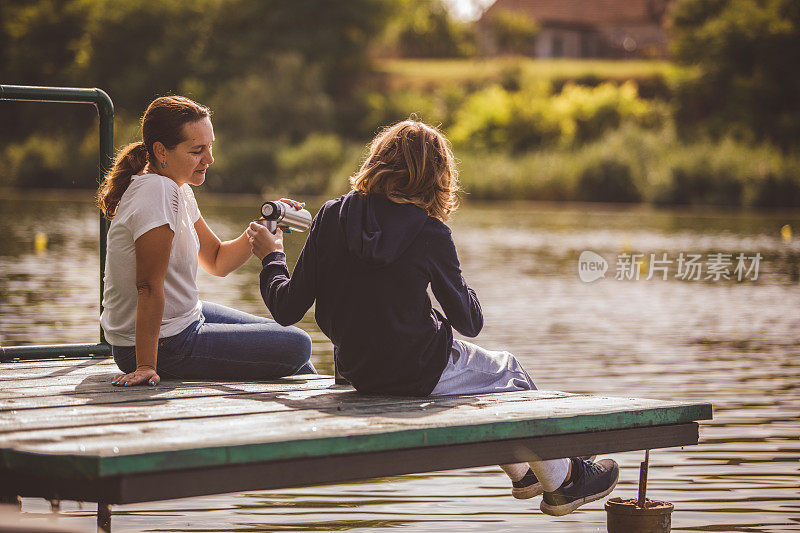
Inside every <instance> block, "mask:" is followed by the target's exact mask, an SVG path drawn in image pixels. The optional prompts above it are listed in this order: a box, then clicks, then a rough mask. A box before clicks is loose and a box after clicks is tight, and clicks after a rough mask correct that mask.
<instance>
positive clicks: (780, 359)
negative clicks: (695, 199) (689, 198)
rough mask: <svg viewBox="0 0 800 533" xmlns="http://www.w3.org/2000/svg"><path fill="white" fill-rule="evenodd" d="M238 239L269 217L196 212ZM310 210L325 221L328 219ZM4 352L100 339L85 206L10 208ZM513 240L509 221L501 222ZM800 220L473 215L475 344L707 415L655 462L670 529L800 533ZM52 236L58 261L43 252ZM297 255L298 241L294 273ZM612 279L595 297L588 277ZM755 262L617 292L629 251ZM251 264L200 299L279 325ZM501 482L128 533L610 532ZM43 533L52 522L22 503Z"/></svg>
mask: <svg viewBox="0 0 800 533" xmlns="http://www.w3.org/2000/svg"><path fill="white" fill-rule="evenodd" d="M198 196H199V200H200V202H201V206H202V207H203V212H204V215H205V216H206V219H207V220H208V221H209V224H210V225H211V227H212V228H214V229H215V230H216V231H217V233H218V234H220V235H221V236H222V237H223V238H231V237H234V236H236V235H237V234H238V232H239V231H240V230H241V229H242V228H244V226H245V224H246V223H247V222H248V221H249V220H250V219H251V218H252V217H253V216H254V212H255V211H256V209H257V207H258V206H257V204H258V202H257V200H255V199H252V200H251V199H243V200H241V201H240V200H236V199H226V200H225V202H224V203H216V205H215V203H214V202H213V201H211V200H206V201H205V202H204V198H203V196H202V193H201V194H199V195H198ZM309 205H319V202H317V203H316V204H313V203H312V202H309ZM0 213H2V216H0V344H3V345H15V344H40V343H51V342H64V343H72V342H93V341H94V340H96V339H97V338H98V325H97V316H98V314H99V307H98V286H99V285H98V283H99V281H98V279H99V278H98V269H99V259H98V253H97V235H98V223H97V215H96V214H95V211H94V210H93V208H92V206H91V204H90V203H86V202H77V201H66V202H51V201H45V200H34V199H19V198H16V199H3V200H0ZM499 221H502V223H501V222H499ZM785 224H790V225H792V227H793V228H795V230H797V228H800V215H798V214H797V213H784V214H754V213H749V214H736V213H726V212H715V213H699V212H695V211H675V210H670V211H657V210H652V209H650V208H638V207H634V208H626V209H616V208H604V207H598V206H552V205H542V204H485V205H479V204H468V205H467V206H466V207H465V208H463V209H462V210H461V211H460V212H459V213H458V215H457V216H456V218H455V220H454V221H453V224H452V225H453V227H454V236H455V239H456V241H457V244H458V246H459V249H460V255H461V262H462V267H463V270H464V272H465V275H466V276H467V278H468V280H469V282H470V283H471V284H472V285H473V287H474V288H475V289H476V290H477V292H478V294H479V296H480V298H481V303H482V304H483V308H484V312H485V315H486V327H485V329H484V331H483V332H482V333H481V335H480V336H479V337H478V339H477V342H479V343H481V344H483V345H485V346H487V347H489V348H505V349H508V350H510V351H512V352H514V353H515V354H517V356H518V357H519V358H520V359H521V360H522V361H523V363H524V365H525V366H526V368H528V369H529V370H530V371H531V372H532V374H533V375H534V377H535V378H536V380H537V383H538V385H539V386H540V388H546V389H558V390H567V391H572V392H587V393H600V394H609V395H630V396H641V397H652V398H663V399H687V400H697V401H708V402H711V403H713V404H714V407H715V419H714V420H713V421H711V422H708V423H704V424H703V425H702V427H701V441H702V444H701V445H700V446H695V447H687V448H685V449H683V450H681V449H669V450H657V451H655V452H654V453H653V454H651V476H650V482H649V487H648V493H649V494H650V495H651V496H652V497H654V498H659V499H664V500H668V501H671V502H673V503H674V504H675V508H676V512H675V513H674V515H673V528H674V529H675V530H676V531H677V530H688V531H758V532H766V531H789V530H795V531H798V530H800V490H798V487H799V486H800V441H799V440H798V436H800V432H799V431H798V430H799V429H800V422H799V421H798V414H800V391H799V390H798V385H800V358H798V353H799V352H800V349H799V348H800V307H799V306H798V304H797V303H798V301H800V300H799V299H798V297H799V296H800V285H798V283H797V281H796V279H795V278H794V277H793V274H792V272H793V271H796V267H797V263H798V261H797V257H798V248H797V243H796V241H794V242H793V243H790V244H788V245H787V244H786V243H784V242H783V241H782V240H781V239H780V228H781V227H782V226H783V225H785ZM37 232H44V233H46V234H47V236H48V246H47V249H46V251H44V252H43V253H41V254H38V255H37V253H36V252H35V250H34V244H33V241H34V236H35V234H36V233H37ZM301 245H302V236H301V235H295V236H290V237H289V238H287V248H288V250H287V251H288V256H289V258H290V260H292V259H293V258H296V257H297V253H298V252H299V248H300V246H301ZM583 250H593V251H595V252H597V253H599V254H600V255H602V256H603V257H604V258H606V259H607V260H608V261H609V263H611V266H610V268H609V271H608V273H607V276H606V278H607V279H605V280H599V281H596V282H593V283H588V284H587V283H582V282H581V281H580V280H579V279H578V276H577V258H578V256H579V255H580V252H581V251H583ZM626 251H627V252H628V253H630V252H638V253H645V254H649V253H658V254H661V253H668V254H669V256H670V257H677V256H678V254H679V253H680V252H684V253H688V252H692V253H699V254H709V253H716V252H722V253H734V254H735V253H738V252H744V253H748V254H749V253H754V252H759V253H760V254H761V255H762V256H763V260H762V263H761V265H760V274H759V278H758V279H757V280H756V281H744V282H741V283H739V282H736V281H719V282H717V281H710V280H708V281H678V280H675V279H674V277H673V276H670V277H669V279H668V280H667V281H662V280H658V279H652V280H649V281H646V280H644V279H641V280H639V281H615V280H614V279H613V277H614V269H613V261H614V259H615V258H616V256H618V254H620V253H623V252H626ZM257 274H258V264H257V262H256V261H250V262H249V263H248V264H247V265H246V266H245V267H244V268H243V269H241V270H240V271H238V272H236V273H235V274H233V275H231V276H229V277H227V278H212V277H211V276H209V275H206V274H201V276H200V279H199V283H200V287H201V292H202V296H203V298H206V299H209V300H213V301H217V302H219V303H222V304H226V305H231V306H233V307H237V308H240V309H243V310H245V311H248V312H252V313H256V314H266V313H267V311H266V309H265V307H264V304H263V303H262V302H261V299H260V296H259V293H258V287H257ZM301 326H302V327H303V328H304V329H306V330H308V331H309V332H310V333H311V336H312V339H313V341H314V356H313V361H314V364H315V365H316V366H317V367H318V368H320V369H321V370H322V371H324V372H328V373H330V372H331V371H332V367H331V351H332V350H331V346H330V343H329V342H328V341H327V340H326V339H325V337H324V336H323V335H322V334H321V333H320V332H319V330H318V329H317V328H316V325H315V323H314V320H313V314H312V313H309V314H308V315H307V316H306V318H305V319H304V320H303V323H302V324H301ZM615 458H616V459H617V460H618V461H619V462H620V465H621V466H622V479H621V482H620V484H619V488H618V489H617V491H616V494H617V495H620V496H625V497H630V496H632V495H634V494H635V492H636V479H637V476H638V465H639V462H640V461H641V459H642V453H640V452H636V453H633V452H632V453H624V454H618V455H616V456H615ZM509 492H510V488H509V486H508V482H507V481H506V480H505V478H504V476H503V475H502V474H501V473H500V472H499V470H498V469H496V468H476V469H469V470H459V471H453V472H439V473H432V474H425V475H415V476H403V477H398V478H386V479H381V480H371V481H367V482H360V483H348V484H340V485H332V486H325V487H313V488H303V489H290V490H282V491H269V492H261V493H258V492H255V493H240V494H230V495H219V496H209V497H204V498H193V499H188V500H180V501H171V502H157V503H147V504H138V505H127V506H120V507H117V508H115V509H114V513H115V515H114V528H115V531H264V530H267V531H332V530H333V531H338V530H341V531H344V530H348V531H351V530H352V531H366V530H375V529H383V528H398V529H406V530H409V531H442V530H451V531H468V530H475V531H492V532H500V531H526V532H527V531H536V530H540V529H546V530H547V531H563V532H567V531H570V532H586V531H604V530H605V515H604V512H603V511H602V504H601V503H599V502H598V503H595V504H591V505H589V506H587V508H586V509H585V510H583V509H582V510H580V511H579V512H577V513H575V514H573V515H568V516H566V517H562V518H558V519H553V518H551V517H546V516H543V515H541V513H540V512H539V511H538V501H527V502H526V501H517V500H514V499H512V498H511V497H510V495H509ZM23 508H24V510H25V511H26V512H29V513H31V514H30V517H31V520H32V522H35V521H37V520H47V519H48V518H47V517H49V516H50V515H48V514H47V513H48V505H47V504H46V503H45V502H43V501H41V500H36V499H25V500H24V503H23ZM93 513H94V508H93V506H89V505H84V506H83V507H79V505H78V504H76V503H74V502H65V503H64V504H63V505H62V509H61V512H60V514H59V515H58V517H57V521H58V522H62V521H63V522H64V524H66V525H73V526H75V525H77V526H78V527H81V526H85V527H86V528H87V529H91V528H92V527H93V524H94V514H93Z"/></svg>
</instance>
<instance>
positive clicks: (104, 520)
mask: <svg viewBox="0 0 800 533" xmlns="http://www.w3.org/2000/svg"><path fill="white" fill-rule="evenodd" d="M97 531H98V533H111V507H110V506H109V505H108V504H107V503H105V502H97Z"/></svg>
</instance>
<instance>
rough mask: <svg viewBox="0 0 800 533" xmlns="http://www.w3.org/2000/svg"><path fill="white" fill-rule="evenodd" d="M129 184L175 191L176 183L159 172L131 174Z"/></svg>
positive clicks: (176, 188)
mask: <svg viewBox="0 0 800 533" xmlns="http://www.w3.org/2000/svg"><path fill="white" fill-rule="evenodd" d="M131 185H136V186H137V187H138V188H146V189H156V190H157V189H159V188H160V189H163V190H167V191H177V190H178V189H179V187H178V184H177V183H175V182H174V181H173V180H171V179H170V178H168V177H166V176H162V175H161V174H137V175H135V176H133V178H132V180H131Z"/></svg>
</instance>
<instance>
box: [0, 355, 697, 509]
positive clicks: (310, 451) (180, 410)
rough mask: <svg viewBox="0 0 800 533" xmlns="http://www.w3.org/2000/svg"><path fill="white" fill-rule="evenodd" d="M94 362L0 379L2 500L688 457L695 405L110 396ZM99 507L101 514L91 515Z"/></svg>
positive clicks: (279, 394) (3, 369) (224, 392)
mask: <svg viewBox="0 0 800 533" xmlns="http://www.w3.org/2000/svg"><path fill="white" fill-rule="evenodd" d="M116 373H118V371H117V369H116V366H115V365H114V363H113V361H111V360H108V359H73V360H66V359H65V360H57V361H27V362H15V363H3V364H0V492H2V495H3V496H4V497H5V498H6V499H7V500H8V498H9V497H14V496H16V495H20V496H37V497H43V498H48V499H64V500H78V501H91V502H98V503H99V509H100V512H101V514H103V509H106V510H107V505H108V504H124V503H133V502H145V501H154V500H166V499H172V498H184V497H189V496H199V495H206V494H218V493H225V492H239V491H246V490H261V489H276V488H284V487H295V486H303V485H315V484H321V483H335V482H343V481H350V480H357V479H365V478H374V477H381V476H388V475H398V474H408V473H415V472H427V471H435V470H448V469H454V468H465V467H473V466H483V465H491V464H498V463H508V462H515V461H530V460H536V459H552V458H558V457H565V456H575V455H590V454H596V453H613V452H622V451H630V450H644V449H652V448H663V447H671V446H683V445H688V444H696V443H697V441H698V424H697V421H698V420H705V419H710V418H711V406H710V405H709V404H697V403H687V402H666V401H657V400H644V399H636V398H610V397H601V396H589V395H582V394H569V393H565V392H557V391H529V392H518V393H503V394H489V395H473V396H454V397H440V398H401V397H381V396H364V395H361V394H358V393H356V392H355V391H354V390H353V389H352V388H351V387H349V386H343V385H336V384H334V380H333V378H332V377H328V376H296V377H292V378H286V379H281V380H276V381H270V382H196V381H169V380H165V381H162V382H161V383H160V384H159V385H158V386H156V387H133V388H119V387H114V386H112V385H111V384H110V381H111V379H112V377H113V376H114V375H115V374H116ZM104 506H105V507H104Z"/></svg>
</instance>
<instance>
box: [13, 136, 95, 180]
mask: <svg viewBox="0 0 800 533" xmlns="http://www.w3.org/2000/svg"><path fill="white" fill-rule="evenodd" d="M75 141H76V140H72V142H69V140H67V139H65V138H61V137H58V138H52V137H44V136H39V135H33V136H30V137H28V138H27V139H26V140H25V141H24V142H22V143H17V144H9V145H8V146H7V147H6V149H5V150H4V151H3V155H2V157H0V160H2V162H3V171H2V173H0V174H2V175H3V178H2V182H3V183H2V184H3V185H6V186H16V187H24V188H31V189H37V188H65V189H68V188H75V187H86V186H87V185H88V186H94V185H95V184H96V183H97V181H96V180H97V173H98V171H97V157H98V156H97V141H96V140H95V144H94V150H93V151H92V152H91V155H89V154H86V152H85V151H84V150H81V146H80V145H79V144H76V143H75Z"/></svg>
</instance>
